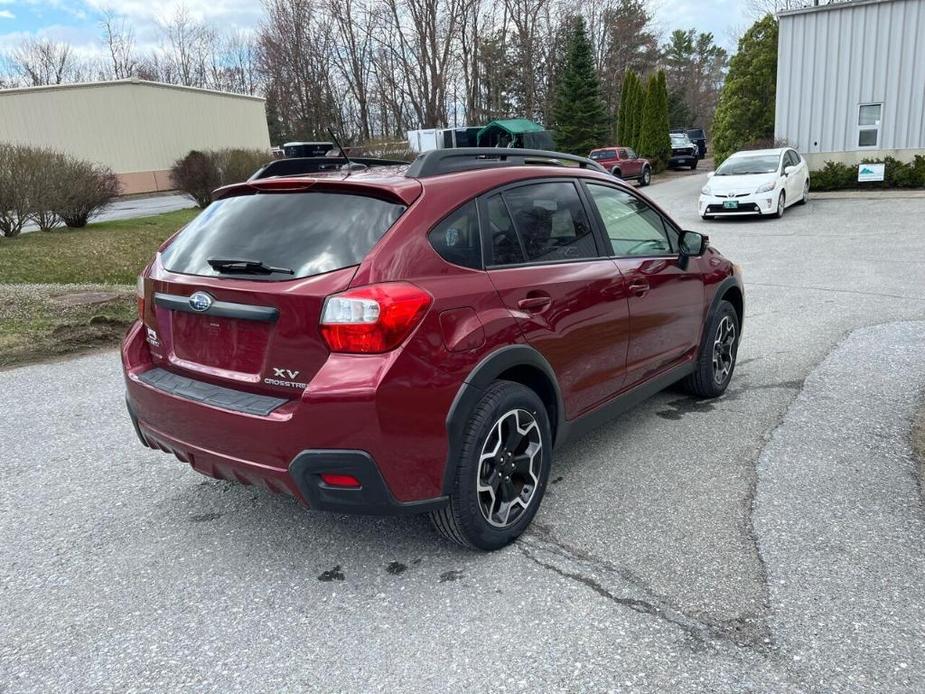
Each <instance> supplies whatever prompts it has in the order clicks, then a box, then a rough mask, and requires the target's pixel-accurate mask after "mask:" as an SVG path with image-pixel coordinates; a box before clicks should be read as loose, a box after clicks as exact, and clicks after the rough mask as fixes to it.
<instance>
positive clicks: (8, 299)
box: [0, 210, 197, 368]
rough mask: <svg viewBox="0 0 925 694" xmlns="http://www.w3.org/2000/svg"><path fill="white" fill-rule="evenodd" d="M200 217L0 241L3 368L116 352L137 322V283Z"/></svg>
mask: <svg viewBox="0 0 925 694" xmlns="http://www.w3.org/2000/svg"><path fill="white" fill-rule="evenodd" d="M196 213H197V210H179V211H177V212H168V213H166V214H162V215H157V216H155V217H142V218H140V219H128V220H119V221H114V222H102V223H99V224H91V225H89V226H87V227H86V228H84V229H74V230H61V231H50V232H42V231H35V232H31V233H28V234H23V235H22V236H19V237H16V238H12V239H0V368H4V367H9V366H15V365H19V364H25V363H29V362H36V361H41V360H43V359H48V358H53V357H58V356H62V355H66V354H74V353H77V352H83V351H86V350H89V349H95V348H98V347H109V346H113V345H117V344H118V343H119V340H120V339H121V338H122V335H123V334H124V333H125V330H126V328H127V327H128V326H129V325H130V324H131V322H132V321H133V320H134V319H135V311H136V309H135V278H136V277H137V276H138V273H139V272H140V271H141V269H142V268H143V267H144V266H145V265H147V264H148V261H149V260H151V258H152V256H153V255H154V252H155V251H156V250H157V248H158V246H160V245H161V244H162V243H163V242H164V240H165V239H167V238H168V237H169V236H170V235H171V234H173V233H174V232H175V231H176V230H177V229H179V228H180V227H181V226H183V225H184V224H186V223H187V222H188V221H190V220H191V219H192V218H193V217H195V216H196Z"/></svg>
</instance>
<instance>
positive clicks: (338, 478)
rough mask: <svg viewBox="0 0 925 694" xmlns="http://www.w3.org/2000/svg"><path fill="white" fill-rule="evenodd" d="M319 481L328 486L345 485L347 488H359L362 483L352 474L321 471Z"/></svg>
mask: <svg viewBox="0 0 925 694" xmlns="http://www.w3.org/2000/svg"><path fill="white" fill-rule="evenodd" d="M321 481H322V482H324V483H325V484H326V485H328V486H329V487H347V488H348V489H359V488H360V487H361V486H362V485H361V484H360V480H358V479H357V478H356V477H354V476H353V475H340V474H336V473H333V472H322V473H321Z"/></svg>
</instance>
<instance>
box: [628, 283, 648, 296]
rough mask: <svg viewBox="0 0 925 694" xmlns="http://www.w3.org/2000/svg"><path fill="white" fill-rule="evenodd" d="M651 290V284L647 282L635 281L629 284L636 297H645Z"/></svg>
mask: <svg viewBox="0 0 925 694" xmlns="http://www.w3.org/2000/svg"><path fill="white" fill-rule="evenodd" d="M649 289H650V287H649V283H648V282H646V281H645V280H633V281H632V282H630V283H629V290H630V292H631V293H632V294H635V295H636V296H643V295H644V294H645V293H646V292H648V291H649Z"/></svg>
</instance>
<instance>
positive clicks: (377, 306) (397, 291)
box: [321, 282, 433, 354]
mask: <svg viewBox="0 0 925 694" xmlns="http://www.w3.org/2000/svg"><path fill="white" fill-rule="evenodd" d="M432 301H433V299H432V298H431V296H430V294H428V293H427V292H425V291H424V290H423V289H419V288H418V287H415V286H414V285H413V284H408V283H406V282H384V283H382V284H372V285H369V286H368V287H358V288H357V289H349V290H347V291H346V292H343V293H341V294H335V295H333V296H329V297H328V298H327V299H326V300H325V302H324V310H323V311H322V312H321V335H322V336H323V337H324V341H325V342H326V343H327V344H328V347H329V348H330V350H331V351H332V352H348V353H355V354H376V353H380V352H388V351H390V350H392V349H395V348H396V347H398V345H400V344H401V343H402V342H404V340H405V338H407V337H408V335H410V334H411V332H412V331H413V330H414V329H415V328H416V327H417V325H418V323H420V322H421V319H422V318H423V317H424V314H425V313H426V312H427V308H428V307H429V306H430V304H431V302H432Z"/></svg>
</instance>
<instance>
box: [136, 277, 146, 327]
mask: <svg viewBox="0 0 925 694" xmlns="http://www.w3.org/2000/svg"><path fill="white" fill-rule="evenodd" d="M135 301H136V303H137V304H138V320H140V321H144V319H145V276H144V275H138V280H137V281H136V282H135Z"/></svg>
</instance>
